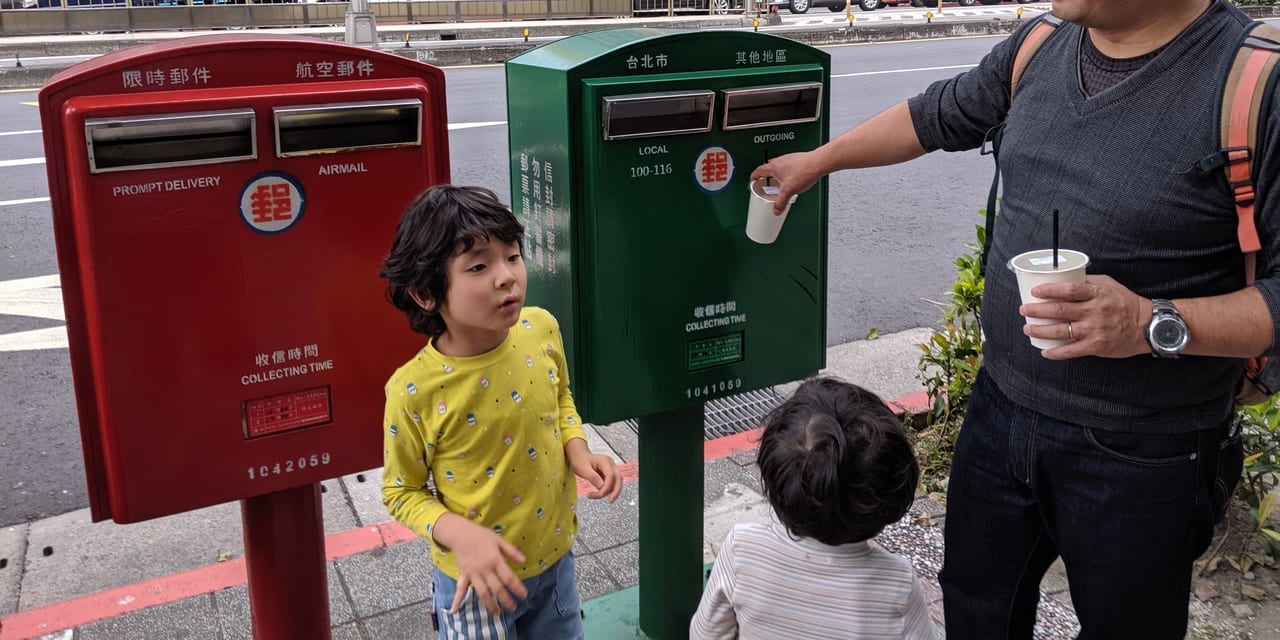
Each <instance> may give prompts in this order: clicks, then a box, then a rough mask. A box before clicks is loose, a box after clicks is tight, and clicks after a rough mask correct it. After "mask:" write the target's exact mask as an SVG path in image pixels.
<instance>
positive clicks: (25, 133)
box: [0, 129, 40, 136]
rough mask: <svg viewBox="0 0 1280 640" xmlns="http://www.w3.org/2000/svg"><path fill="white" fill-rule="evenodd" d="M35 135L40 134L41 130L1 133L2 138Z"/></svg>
mask: <svg viewBox="0 0 1280 640" xmlns="http://www.w3.org/2000/svg"><path fill="white" fill-rule="evenodd" d="M33 133H40V130H39V129H27V130H25V131H0V136H25V135H30V134H33Z"/></svg>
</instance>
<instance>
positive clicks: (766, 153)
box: [764, 149, 773, 187]
mask: <svg viewBox="0 0 1280 640" xmlns="http://www.w3.org/2000/svg"><path fill="white" fill-rule="evenodd" d="M764 163H765V164H769V150H768V149H765V150H764ZM764 185H765V186H766V187H771V186H773V178H771V177H769V176H765V177H764Z"/></svg>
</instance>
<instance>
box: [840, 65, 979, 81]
mask: <svg viewBox="0 0 1280 640" xmlns="http://www.w3.org/2000/svg"><path fill="white" fill-rule="evenodd" d="M976 66H978V65H976V64H949V65H946V66H943V67H917V68H915V69H885V70H884V71H859V72H857V73H840V74H833V75H832V76H831V77H832V78H854V77H858V76H883V75H889V74H891V73H917V72H920V71H947V70H950V69H971V68H973V67H976Z"/></svg>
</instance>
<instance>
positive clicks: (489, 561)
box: [432, 513, 529, 616]
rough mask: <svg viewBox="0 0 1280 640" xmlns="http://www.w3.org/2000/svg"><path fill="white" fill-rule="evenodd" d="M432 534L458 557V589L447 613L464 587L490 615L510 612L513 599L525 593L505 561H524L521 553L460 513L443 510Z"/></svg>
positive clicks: (453, 610) (454, 607) (454, 609)
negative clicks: (469, 589)
mask: <svg viewBox="0 0 1280 640" xmlns="http://www.w3.org/2000/svg"><path fill="white" fill-rule="evenodd" d="M432 537H433V538H434V539H435V541H436V542H437V543H439V544H442V545H444V546H446V547H448V548H449V549H450V550H452V551H453V554H454V556H455V557H456V558H457V559H458V590H457V591H456V592H454V594H453V603H452V604H450V605H449V612H450V613H457V612H458V605H459V604H461V603H462V598H463V596H465V595H466V594H467V589H468V588H471V589H474V590H475V593H476V597H477V598H479V599H480V602H481V603H482V604H484V608H485V609H488V610H489V613H491V614H493V615H494V616H499V615H502V611H503V610H504V609H505V610H507V611H514V610H515V608H516V602H517V601H518V600H523V599H524V598H525V596H527V595H529V592H528V590H527V589H525V586H524V582H522V581H521V580H520V578H518V577H516V574H515V572H513V571H512V570H511V566H510V565H509V564H508V561H510V562H524V554H523V553H520V550H519V549H517V548H516V547H515V545H513V544H511V543H510V542H507V541H506V540H503V539H502V536H499V535H498V534H496V533H494V532H493V531H491V530H489V529H486V528H484V527H482V526H480V525H478V524H476V523H474V522H472V521H470V520H468V519H466V518H464V517H462V516H460V515H457V514H454V513H446V514H444V515H443V516H440V519H439V520H437V521H436V525H435V527H434V528H433V530H432Z"/></svg>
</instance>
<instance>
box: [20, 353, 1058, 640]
mask: <svg viewBox="0 0 1280 640" xmlns="http://www.w3.org/2000/svg"><path fill="white" fill-rule="evenodd" d="M929 335H930V330H928V329H913V330H909V331H903V332H900V333H895V334H890V335H885V336H881V337H880V338H878V339H875V340H867V341H857V342H851V343H848V344H844V345H840V346H836V347H832V348H830V349H829V350H828V351H827V369H826V370H825V371H824V373H827V374H830V375H835V376H838V377H841V378H843V379H845V380H849V381H851V382H856V383H858V384H861V385H863V386H865V387H867V388H869V389H871V390H872V391H875V392H876V393H878V394H880V395H881V397H884V398H886V399H894V400H892V401H891V402H890V404H891V405H892V406H897V407H900V408H903V409H906V410H912V409H916V410H919V409H921V408H922V407H923V406H924V404H925V399H924V395H923V391H922V387H921V385H920V382H919V380H918V379H917V378H916V376H915V372H916V362H917V361H918V358H919V353H920V350H919V347H918V346H917V345H918V344H919V343H921V342H924V341H925V340H927V339H928V337H929ZM792 388H793V385H783V386H781V387H779V388H777V389H776V391H777V393H778V394H779V396H780V397H781V396H785V395H786V394H788V393H790V391H791V389H792ZM589 436H590V439H591V446H592V449H593V450H595V451H599V452H608V453H611V454H612V455H613V456H614V458H615V459H616V460H617V461H618V462H619V463H620V464H621V465H622V470H623V472H624V477H625V478H626V479H627V482H626V483H625V485H624V488H623V491H622V495H621V497H620V498H619V499H618V501H617V502H616V503H614V504H612V505H610V504H607V503H604V502H602V501H597V500H586V499H584V500H582V501H581V502H580V503H579V508H578V513H579V517H580V523H581V526H580V537H579V540H578V543H577V546H576V547H575V554H576V558H577V571H578V573H577V579H578V586H579V590H580V592H581V594H582V599H583V601H584V603H585V604H586V607H585V608H586V611H587V616H588V620H587V621H586V623H587V629H588V636H587V637H588V639H589V640H600V639H601V638H610V637H615V636H613V635H611V634H610V632H611V631H619V630H610V629H601V628H599V627H593V626H592V624H591V623H592V620H590V613H591V601H592V600H594V599H596V598H600V597H601V596H606V595H609V594H617V593H618V592H620V591H623V590H626V589H634V588H636V587H635V585H636V584H637V583H638V580H639V576H638V560H637V551H638V544H639V543H638V535H637V531H638V530H639V526H638V525H639V510H638V506H637V500H638V495H639V493H638V485H639V483H640V482H641V481H643V479H644V476H643V473H642V469H640V465H639V464H638V460H637V455H638V448H639V443H638V438H637V435H636V433H635V431H634V430H633V429H632V428H631V427H630V426H629V425H628V424H627V423H616V424H611V425H608V426H600V427H594V428H593V429H591V430H590V431H589ZM757 437H758V434H757V432H756V431H755V430H751V431H745V432H741V433H738V434H735V435H730V436H726V437H722V438H716V439H713V440H709V441H707V442H706V445H705V449H704V451H705V455H704V459H705V467H704V468H705V475H704V486H703V504H704V507H705V511H704V513H705V519H704V529H703V550H704V553H703V555H704V559H705V561H707V562H710V561H711V560H712V559H713V558H714V556H715V553H716V551H717V550H718V548H719V545H720V542H721V541H722V540H723V539H724V536H725V534H726V533H727V532H728V531H729V529H730V528H732V527H733V525H734V524H737V523H739V522H747V521H761V520H765V519H767V518H768V511H769V510H768V502H767V501H766V500H765V498H764V497H763V496H761V494H760V487H759V477H758V474H757V472H756V469H755V465H754V459H755V451H754V448H755V439H756V438H757ZM380 480H381V474H380V470H379V469H373V470H370V471H367V472H364V473H358V474H352V475H349V476H345V477H342V478H336V479H332V480H328V481H325V482H324V483H322V487H323V491H324V494H323V508H324V519H325V532H326V541H325V542H326V555H327V559H328V581H329V606H330V611H331V620H332V626H333V638H334V639H335V640H356V639H362V640H384V639H399V638H415V639H430V638H435V637H436V634H435V633H434V632H433V631H431V626H430V622H429V618H428V613H429V597H428V590H429V582H430V578H429V576H430V575H431V565H430V556H429V553H428V551H427V547H426V544H425V542H424V541H423V540H422V539H421V538H418V537H416V536H415V535H413V534H412V533H409V532H408V531H407V530H406V529H404V528H403V527H401V526H400V525H399V524H397V523H395V522H394V521H391V520H390V518H389V516H388V515H387V513H386V510H385V509H384V508H383V506H382V503H381V492H380ZM943 524H945V516H944V511H943V509H942V507H941V506H940V505H939V504H938V503H937V502H935V501H934V500H933V499H931V498H929V497H927V496H920V497H919V498H918V499H917V501H916V504H915V506H914V507H913V509H912V511H911V512H910V513H909V514H908V515H907V517H905V518H904V519H903V520H902V521H901V522H899V523H898V524H896V525H894V526H892V527H890V528H888V529H886V531H885V532H884V533H882V534H881V535H880V536H879V537H878V538H877V541H878V542H879V543H880V544H881V545H882V546H884V547H886V548H887V549H889V550H891V551H894V552H897V553H899V554H901V555H903V556H904V557H908V558H910V559H911V561H912V562H913V563H914V565H915V567H916V570H917V573H918V575H919V576H920V579H921V582H922V584H924V585H925V589H926V596H927V599H928V600H929V602H930V605H929V606H930V611H931V613H932V615H933V618H934V619H935V620H936V621H938V622H939V623H941V621H942V604H941V593H940V591H939V590H938V586H937V572H938V569H939V567H940V566H941V561H942V534H941V526H942V525H943ZM243 554H244V550H243V543H242V534H241V520H240V509H239V505H238V504H237V503H228V504H223V505H218V506H215V507H210V508H207V509H201V510H198V511H193V512H189V513H184V514H179V515H175V516H170V517H166V518H160V519H157V520H152V521H148V522H143V523H138V524H130V525H117V524H115V523H112V522H100V523H96V524H94V523H91V522H90V520H89V511H88V509H84V510H81V511H75V512H71V513H66V514H63V515H60V516H56V517H53V518H49V519H47V520H42V521H39V522H32V523H29V524H24V525H18V526H14V527H9V528H6V529H3V530H0V616H2V617H0V640H20V639H26V638H42V639H47V640H107V639H110V640H130V639H146V640H152V639H157V638H175V639H186V640H204V639H208V640H236V639H241V638H250V637H251V624H250V618H249V601H248V592H247V588H246V586H245V583H246V577H245V562H244V557H243ZM1043 587H1044V591H1043V593H1042V600H1041V616H1040V617H1041V620H1040V623H1039V624H1040V627H1039V628H1038V632H1037V636H1036V637H1037V638H1044V639H1058V638H1070V637H1074V635H1075V633H1076V631H1077V630H1078V629H1077V627H1076V624H1075V620H1074V616H1073V614H1072V612H1071V609H1070V601H1069V598H1068V596H1067V594H1066V590H1065V589H1066V580H1065V578H1064V576H1063V574H1062V572H1061V568H1060V565H1059V566H1058V567H1055V568H1054V569H1052V570H1051V573H1050V575H1049V576H1048V577H1046V579H1045V582H1044V584H1043Z"/></svg>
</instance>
